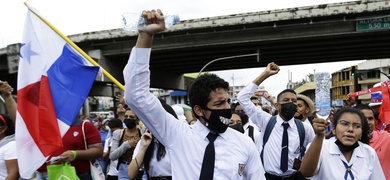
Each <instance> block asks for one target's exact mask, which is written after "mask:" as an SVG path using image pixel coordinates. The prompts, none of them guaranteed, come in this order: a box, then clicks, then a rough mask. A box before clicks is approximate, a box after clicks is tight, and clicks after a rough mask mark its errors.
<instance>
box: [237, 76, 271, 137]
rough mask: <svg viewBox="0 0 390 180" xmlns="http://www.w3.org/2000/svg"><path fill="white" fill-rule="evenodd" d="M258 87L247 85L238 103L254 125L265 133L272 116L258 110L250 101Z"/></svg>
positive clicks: (239, 96)
mask: <svg viewBox="0 0 390 180" xmlns="http://www.w3.org/2000/svg"><path fill="white" fill-rule="evenodd" d="M257 87H258V86H257V85H255V84H253V83H249V84H248V85H246V86H245V87H244V88H243V89H242V90H241V91H240V92H239V93H238V95H237V99H238V102H240V105H241V107H242V109H243V110H244V111H245V113H246V114H247V115H248V116H249V118H250V119H251V120H252V122H253V123H254V124H256V126H257V127H258V128H259V129H260V130H261V132H264V129H265V126H266V125H267V123H268V121H269V119H270V118H271V116H272V115H271V114H269V113H267V112H264V111H263V110H262V109H261V108H257V107H256V106H255V105H254V104H253V103H252V102H251V100H250V98H251V96H252V94H253V92H255V90H256V89H257Z"/></svg>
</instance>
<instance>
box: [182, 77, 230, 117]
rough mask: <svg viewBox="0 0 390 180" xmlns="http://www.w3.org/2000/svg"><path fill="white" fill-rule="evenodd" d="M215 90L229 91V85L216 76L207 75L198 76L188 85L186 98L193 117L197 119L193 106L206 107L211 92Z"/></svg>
mask: <svg viewBox="0 0 390 180" xmlns="http://www.w3.org/2000/svg"><path fill="white" fill-rule="evenodd" d="M217 88H223V89H225V90H226V91H227V90H228V89H229V83H228V82H226V81H225V80H223V79H221V78H220V77H218V76H217V75H215V74H209V73H206V74H202V75H200V76H199V77H197V78H196V79H195V80H194V82H193V83H192V84H191V85H190V87H189V88H188V97H189V99H190V105H191V107H192V111H194V115H195V117H197V118H199V116H198V115H196V113H195V108H194V106H195V105H198V106H200V107H202V108H204V107H206V106H207V103H208V102H209V101H210V93H211V91H215V90H216V89H217Z"/></svg>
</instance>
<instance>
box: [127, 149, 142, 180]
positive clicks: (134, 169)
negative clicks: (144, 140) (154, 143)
mask: <svg viewBox="0 0 390 180" xmlns="http://www.w3.org/2000/svg"><path fill="white" fill-rule="evenodd" d="M146 149H147V147H141V148H140V149H139V151H138V153H137V155H136V156H135V157H134V158H133V160H131V163H130V164H129V167H128V168H127V175H128V176H129V177H130V179H133V178H135V177H136V176H137V174H138V169H139V168H140V167H141V166H142V164H143V163H144V157H145V153H146Z"/></svg>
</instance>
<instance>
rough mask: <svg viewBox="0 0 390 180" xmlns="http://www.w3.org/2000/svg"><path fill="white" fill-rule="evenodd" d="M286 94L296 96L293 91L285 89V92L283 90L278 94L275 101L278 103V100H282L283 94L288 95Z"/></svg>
mask: <svg viewBox="0 0 390 180" xmlns="http://www.w3.org/2000/svg"><path fill="white" fill-rule="evenodd" d="M288 92H289V93H293V94H295V95H297V93H296V92H295V91H294V90H293V89H285V90H283V91H282V92H280V93H279V94H278V96H276V101H277V102H278V103H279V101H280V98H282V95H283V94H284V93H288Z"/></svg>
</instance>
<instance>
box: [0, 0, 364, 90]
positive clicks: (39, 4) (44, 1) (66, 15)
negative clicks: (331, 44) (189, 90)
mask: <svg viewBox="0 0 390 180" xmlns="http://www.w3.org/2000/svg"><path fill="white" fill-rule="evenodd" d="M345 1H346V0H272V1H265V0H239V1H218V0H159V1H157V0H148V1H140V0H66V1H64V0H62V1H60V0H25V1H22V0H0V24H1V28H0V48H3V47H6V46H7V45H8V44H13V43H19V42H20V41H21V39H22V33H23V32H22V31H23V26H24V18H25V15H26V12H27V8H26V7H25V5H24V4H23V2H27V3H28V4H29V5H30V6H32V7H34V8H36V9H37V10H38V11H39V13H40V14H41V15H42V16H43V17H44V18H45V19H46V20H48V21H49V22H50V23H51V24H53V25H54V26H55V27H57V28H58V29H59V30H60V31H61V32H62V33H64V34H65V35H72V34H78V33H84V32H91V31H99V30H106V29H115V28H121V15H122V13H123V12H141V11H142V10H144V9H146V10H149V9H157V8H159V9H161V10H162V11H163V12H164V14H178V15H179V16H180V19H181V20H185V19H196V18H203V17H211V16H220V15H229V14H237V13H247V12H256V11H263V10H275V9H283V8H291V7H301V6H310V5H317V4H328V3H337V2H345ZM359 62H362V61H352V62H341V63H327V64H309V65H300V66H284V67H281V71H280V73H279V74H278V75H275V76H273V77H271V78H272V79H269V80H266V82H264V86H265V87H266V89H268V90H269V91H270V93H271V94H274V95H276V94H277V93H279V92H280V91H282V90H283V89H284V88H285V87H286V84H287V82H288V70H290V71H291V72H292V79H293V81H299V80H301V79H302V78H305V76H306V75H307V74H309V73H313V72H314V71H316V72H320V71H327V72H329V73H332V72H334V71H338V70H340V69H342V68H345V67H348V66H351V65H356V64H358V63H359ZM263 70H264V68H251V69H246V70H245V71H243V70H233V71H222V72H216V73H217V74H218V75H220V76H221V77H222V78H224V79H225V80H226V81H228V82H229V83H231V84H232V83H233V79H232V77H233V74H234V77H235V78H234V84H235V85H241V84H247V83H248V82H250V81H252V80H253V79H254V78H255V77H256V76H257V75H258V74H260V73H261V72H262V71H263ZM275 82H277V83H275Z"/></svg>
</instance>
